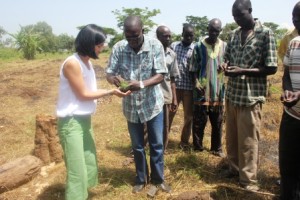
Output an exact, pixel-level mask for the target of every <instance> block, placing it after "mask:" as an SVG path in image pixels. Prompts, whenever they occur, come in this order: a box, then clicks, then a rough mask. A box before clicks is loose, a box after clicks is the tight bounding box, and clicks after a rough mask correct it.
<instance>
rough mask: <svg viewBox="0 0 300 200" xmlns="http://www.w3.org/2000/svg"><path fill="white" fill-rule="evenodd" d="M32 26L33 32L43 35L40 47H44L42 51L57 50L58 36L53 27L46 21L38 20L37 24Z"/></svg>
mask: <svg viewBox="0 0 300 200" xmlns="http://www.w3.org/2000/svg"><path fill="white" fill-rule="evenodd" d="M32 27H33V29H32V31H33V33H37V34H39V35H40V36H41V41H40V48H41V49H42V51H44V52H54V51H56V39H55V37H56V36H55V35H54V34H53V32H52V27H51V26H50V25H48V24H47V23H46V22H37V23H36V24H35V25H32ZM29 28H30V26H29Z"/></svg>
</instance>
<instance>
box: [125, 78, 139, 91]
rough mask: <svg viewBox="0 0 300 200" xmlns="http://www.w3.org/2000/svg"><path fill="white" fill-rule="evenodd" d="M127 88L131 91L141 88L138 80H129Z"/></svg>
mask: <svg viewBox="0 0 300 200" xmlns="http://www.w3.org/2000/svg"><path fill="white" fill-rule="evenodd" d="M128 88H129V90H131V91H138V90H140V89H141V87H140V82H139V81H136V80H131V81H129V82H128Z"/></svg>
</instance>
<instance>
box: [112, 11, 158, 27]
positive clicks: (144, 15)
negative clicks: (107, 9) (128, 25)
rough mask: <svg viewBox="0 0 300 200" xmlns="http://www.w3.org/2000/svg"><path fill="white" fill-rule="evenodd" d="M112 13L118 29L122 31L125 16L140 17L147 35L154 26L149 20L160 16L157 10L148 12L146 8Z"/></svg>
mask: <svg viewBox="0 0 300 200" xmlns="http://www.w3.org/2000/svg"><path fill="white" fill-rule="evenodd" d="M112 13H113V14H114V15H115V16H116V19H117V26H118V28H119V29H121V30H123V23H124V20H125V18H126V17H127V16H130V15H136V16H139V17H141V20H142V22H143V24H144V32H145V33H148V32H149V31H150V30H151V29H152V28H153V27H154V26H155V25H157V24H156V23H155V22H154V21H152V20H151V18H152V17H155V16H156V15H158V14H160V10H159V9H153V10H149V9H148V7H145V8H144V9H143V8H124V7H122V10H118V9H116V10H114V11H112Z"/></svg>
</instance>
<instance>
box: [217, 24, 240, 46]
mask: <svg viewBox="0 0 300 200" xmlns="http://www.w3.org/2000/svg"><path fill="white" fill-rule="evenodd" d="M237 27H238V25H237V23H235V22H232V23H227V24H225V26H224V27H223V29H222V32H221V34H220V36H219V37H220V39H221V40H223V41H225V42H228V40H229V37H230V34H231V32H232V31H233V30H234V29H236V28H237Z"/></svg>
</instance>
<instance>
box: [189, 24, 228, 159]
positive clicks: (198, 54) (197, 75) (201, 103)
mask: <svg viewBox="0 0 300 200" xmlns="http://www.w3.org/2000/svg"><path fill="white" fill-rule="evenodd" d="M207 30H208V37H206V38H205V39H203V40H202V41H201V42H198V43H197V44H196V45H195V48H194V52H193V59H192V60H193V62H192V66H191V71H192V72H193V73H194V85H195V86H194V114H193V131H192V132H193V145H194V150H195V151H203V149H204V148H203V144H202V142H203V136H204V130H205V126H206V124H207V120H208V117H209V119H210V123H211V127H212V128H211V146H210V151H211V153H212V154H214V155H216V156H220V157H224V153H223V151H222V124H223V110H224V92H225V83H224V73H223V71H222V70H221V64H222V63H223V56H224V51H225V47H226V43H225V42H223V41H222V40H221V39H219V38H218V37H219V35H220V32H221V31H222V23H221V20H219V19H212V20H210V21H209V24H208V28H207Z"/></svg>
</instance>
